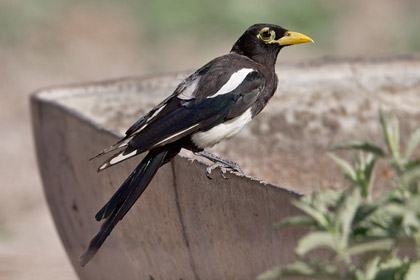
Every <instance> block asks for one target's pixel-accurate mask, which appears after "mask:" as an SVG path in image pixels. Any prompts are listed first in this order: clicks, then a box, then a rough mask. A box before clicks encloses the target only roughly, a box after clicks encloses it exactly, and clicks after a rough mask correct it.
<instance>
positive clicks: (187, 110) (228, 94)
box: [98, 61, 265, 170]
mask: <svg viewBox="0 0 420 280" xmlns="http://www.w3.org/2000/svg"><path fill="white" fill-rule="evenodd" d="M230 66H231V65H230ZM220 81H222V82H224V83H221V82H220ZM264 84H265V80H264V77H263V76H262V75H261V74H260V73H259V72H258V71H257V70H255V69H254V68H251V67H239V66H238V67H237V68H235V67H227V65H226V63H223V61H222V62H219V63H217V62H216V63H213V64H212V65H211V64H210V66H209V65H206V66H204V67H202V68H200V69H199V70H197V72H196V73H194V74H193V75H191V76H190V77H188V78H187V79H186V80H185V81H184V82H183V83H181V84H180V86H178V88H177V90H176V91H175V92H174V94H172V95H171V96H170V97H168V98H167V99H166V100H165V101H164V102H162V103H161V104H159V105H158V106H157V107H155V108H154V109H153V110H152V111H150V112H149V113H148V114H147V115H146V116H145V117H143V118H141V119H140V120H139V121H137V122H136V123H135V124H134V125H133V126H132V128H130V129H129V130H127V132H128V134H127V135H126V137H125V138H123V139H122V140H121V141H120V142H119V144H118V143H117V144H116V147H117V148H121V147H123V146H122V145H125V147H126V148H125V150H123V151H120V152H118V153H116V154H114V155H113V156H112V157H111V158H109V159H108V160H107V161H105V162H104V163H103V164H102V165H101V166H100V167H99V169H98V170H103V169H105V168H107V167H109V166H112V165H114V164H116V163H119V162H121V161H123V160H126V159H128V158H130V157H132V156H135V155H137V154H140V153H142V152H144V151H146V150H149V149H151V148H155V147H159V146H163V145H166V144H169V143H172V142H174V141H176V140H179V139H181V138H183V137H185V136H186V135H190V134H192V133H193V132H195V131H199V130H203V129H209V128H211V127H212V126H215V125H217V124H220V123H221V122H223V121H225V120H227V119H230V118H234V117H236V116H238V115H240V114H241V113H243V112H245V111H246V110H247V109H248V108H249V107H250V106H251V105H252V103H253V102H254V101H255V100H256V98H257V97H258V95H259V93H260V92H261V90H262V87H263V86H264ZM211 85H213V86H211ZM124 139H125V140H124ZM124 141H127V143H125V142H124Z"/></svg>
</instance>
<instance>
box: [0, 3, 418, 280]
mask: <svg viewBox="0 0 420 280" xmlns="http://www.w3.org/2000/svg"><path fill="white" fill-rule="evenodd" d="M419 15H420V2H419V1H418V0H402V1H394V0H370V1H361V0H350V1H335V0H321V1H320V0H318V1H311V0H252V1H246V2H245V1H240V0H223V1H220V0H214V1H196V0H179V1H173V0H155V1H146V0H138V1H135V0H131V1H110V0H101V1H100V0H96V1H95V0H87V1H86V0H85V1H81V0H72V1H70V0H31V1H27V0H0V96H1V102H0V117H1V118H0V131H1V137H0V143H1V145H0V153H1V154H0V155H1V156H0V176H1V178H2V183H1V184H0V279H77V277H76V275H75V273H74V272H73V269H72V267H71V266H70V263H69V262H68V260H67V257H66V255H65V252H64V250H63V249H62V246H61V243H60V241H59V239H58V236H57V234H56V232H55V228H54V226H53V223H52V220H51V217H50V213H49V212H48V209H47V205H46V203H45V200H44V196H43V193H42V187H41V181H40V178H39V175H38V170H37V166H36V160H35V154H34V150H33V143H32V135H31V126H30V113H29V99H28V97H29V94H30V93H32V92H34V91H35V90H36V89H40V88H43V87H48V86H52V85H63V84H69V83H80V82H87V81H95V80H103V79H109V78H117V77H123V76H144V75H153V74H159V73H165V72H177V71H185V70H194V69H196V68H198V67H200V66H202V65H203V64H205V63H206V62H208V61H209V60H210V59H212V58H214V57H216V56H219V55H222V54H225V53H227V52H228V51H229V50H230V48H231V46H232V44H233V43H234V42H235V40H236V39H237V38H238V37H239V36H240V35H241V34H242V32H243V31H244V30H245V29H246V28H247V27H249V26H250V25H252V24H254V23H257V22H268V23H276V24H280V25H282V26H283V27H285V28H287V29H290V30H293V31H298V32H302V33H304V34H306V35H309V36H310V37H312V38H313V39H314V40H315V42H316V44H314V45H305V46H301V47H296V48H293V49H287V50H286V51H285V52H284V53H287V55H284V54H283V53H282V54H283V55H280V57H279V60H278V63H282V62H288V63H290V62H300V61H305V60H312V59H317V58H320V57H325V56H351V57H353V56H360V55H380V54H393V53H395V54H397V53H408V52H415V51H419V50H420V36H419V35H418V28H419V26H420V16H419ZM168 94H170V93H169V92H168ZM98 149H99V148H98Z"/></svg>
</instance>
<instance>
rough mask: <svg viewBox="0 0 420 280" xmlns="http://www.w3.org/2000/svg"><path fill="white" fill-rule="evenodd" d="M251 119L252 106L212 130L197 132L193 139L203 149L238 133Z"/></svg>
mask: <svg viewBox="0 0 420 280" xmlns="http://www.w3.org/2000/svg"><path fill="white" fill-rule="evenodd" d="M251 119H252V116H251V108H249V109H248V110H247V111H245V113H243V114H242V115H240V116H238V117H236V118H234V119H231V120H229V121H227V122H224V123H221V124H219V125H217V126H215V127H213V128H211V129H210V130H207V131H202V132H197V133H195V134H194V135H193V136H192V137H191V139H192V141H193V143H194V144H195V145H196V146H197V147H199V148H201V149H204V148H206V147H212V146H214V145H216V144H217V143H219V142H220V141H222V140H225V139H229V138H231V137H233V136H235V135H236V134H238V133H239V132H240V131H241V129H242V128H244V127H245V125H247V124H248V123H249V122H250V121H251Z"/></svg>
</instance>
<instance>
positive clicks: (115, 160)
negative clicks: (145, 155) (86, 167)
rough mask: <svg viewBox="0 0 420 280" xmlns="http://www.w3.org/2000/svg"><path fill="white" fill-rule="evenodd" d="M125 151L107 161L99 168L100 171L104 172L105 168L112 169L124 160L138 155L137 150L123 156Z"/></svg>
mask: <svg viewBox="0 0 420 280" xmlns="http://www.w3.org/2000/svg"><path fill="white" fill-rule="evenodd" d="M123 153H124V151H121V152H119V153H118V154H117V155H115V156H114V157H112V158H111V159H109V160H107V161H106V162H105V163H104V164H102V165H101V166H99V168H98V171H101V170H104V169H105V168H108V167H110V166H111V165H114V164H117V163H119V162H121V161H123V160H126V159H128V158H131V157H132V156H135V155H137V150H134V151H132V152H131V153H129V154H126V155H123Z"/></svg>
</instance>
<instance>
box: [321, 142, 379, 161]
mask: <svg viewBox="0 0 420 280" xmlns="http://www.w3.org/2000/svg"><path fill="white" fill-rule="evenodd" d="M348 149H355V150H362V151H365V152H368V153H372V154H374V155H376V156H378V157H384V156H385V153H384V151H383V150H382V149H381V148H380V147H378V146H376V145H375V144H372V143H370V142H368V141H360V140H350V141H345V142H342V143H340V144H337V145H333V146H331V147H330V148H328V151H334V150H348Z"/></svg>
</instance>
